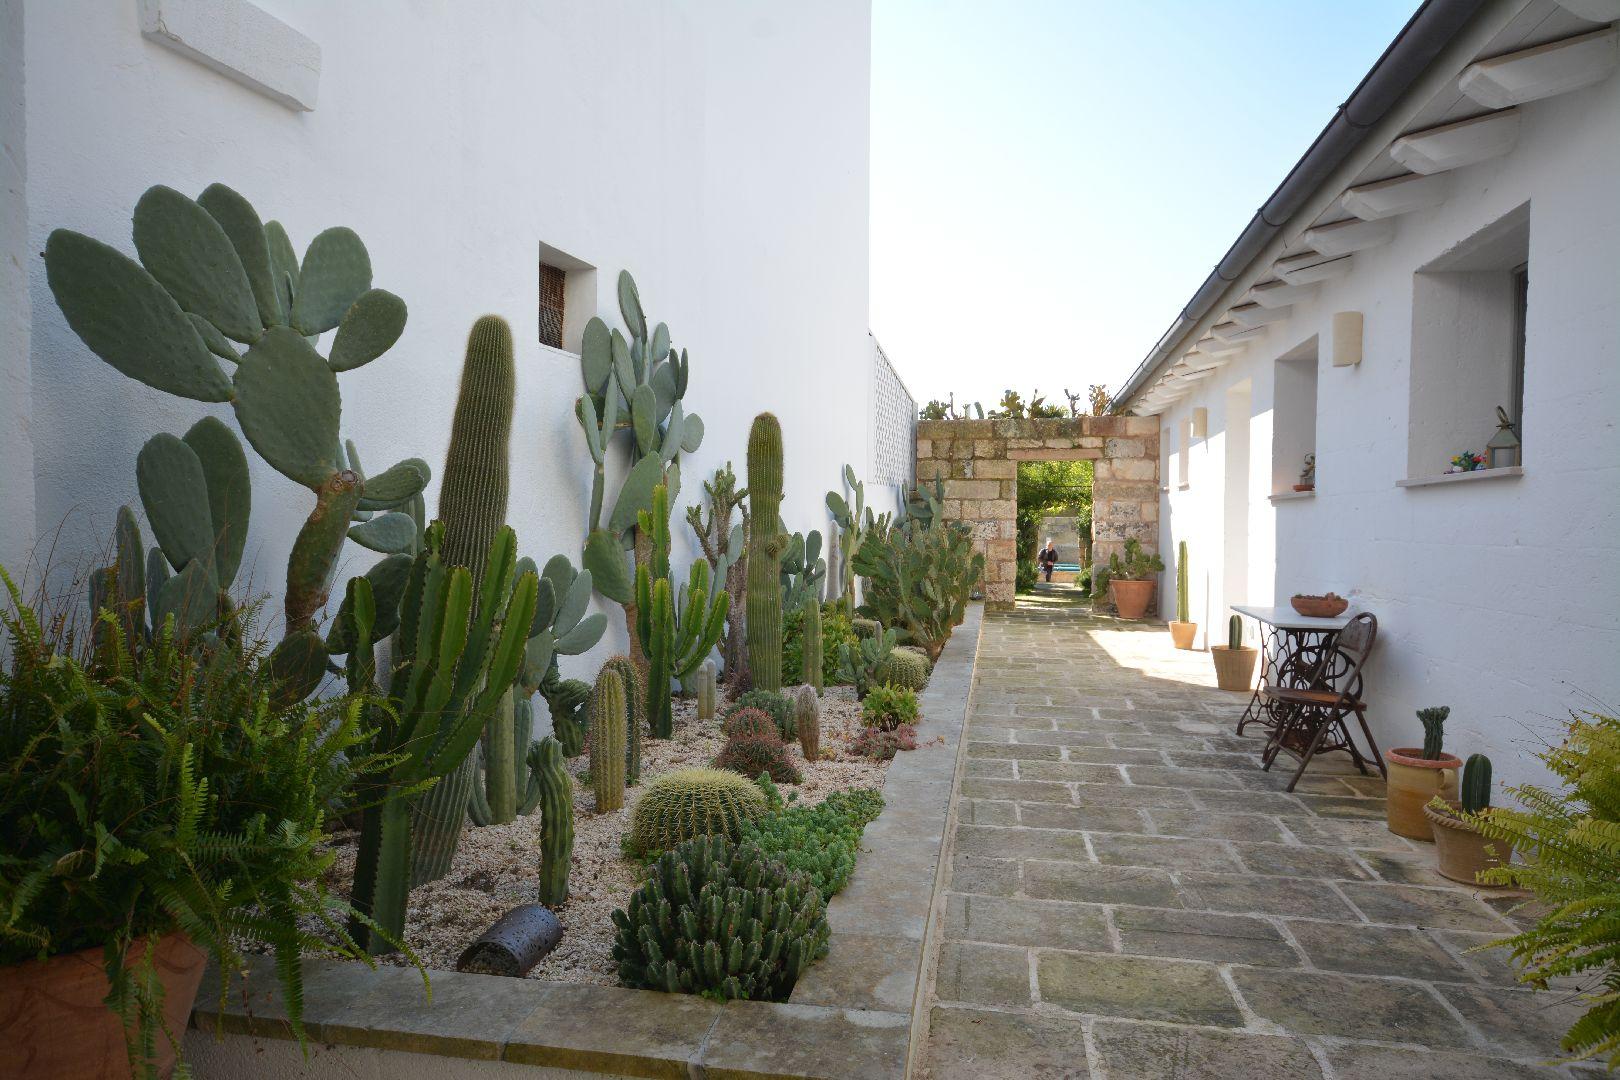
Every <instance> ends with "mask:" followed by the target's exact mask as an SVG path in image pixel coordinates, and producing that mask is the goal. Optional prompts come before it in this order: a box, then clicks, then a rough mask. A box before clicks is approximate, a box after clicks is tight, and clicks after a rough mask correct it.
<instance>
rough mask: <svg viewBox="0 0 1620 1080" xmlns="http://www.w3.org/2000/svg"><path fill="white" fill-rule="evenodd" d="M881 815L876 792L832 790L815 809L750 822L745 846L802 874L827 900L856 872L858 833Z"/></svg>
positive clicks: (798, 809)
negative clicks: (753, 845)
mask: <svg viewBox="0 0 1620 1080" xmlns="http://www.w3.org/2000/svg"><path fill="white" fill-rule="evenodd" d="M882 812H883V796H882V795H880V794H879V793H878V792H876V791H871V790H867V789H857V790H854V791H835V792H833V793H832V794H831V795H829V796H827V799H826V801H825V802H822V803H821V804H820V805H819V806H794V807H789V808H787V809H785V810H782V811H781V812H780V813H775V814H768V815H766V816H765V817H763V818H760V819H759V820H758V821H755V822H751V823H749V824H748V825H747V826H745V827H744V828H743V842H744V843H751V844H756V845H758V846H759V849H760V850H761V851H763V852H764V853H765V854H766V856H767V857H768V858H772V859H777V860H780V861H781V863H782V864H783V865H784V866H786V867H787V868H788V869H789V870H791V871H795V872H797V873H802V874H804V875H806V876H807V877H809V879H810V881H811V883H812V884H814V885H815V887H816V888H817V889H818V890H820V892H821V895H822V898H823V899H826V900H831V899H832V898H833V897H834V896H835V895H836V894H837V893H838V892H839V891H840V890H842V889H843V887H844V886H845V885H847V884H849V877H850V875H851V874H853V873H854V872H855V857H856V855H857V854H858V852H859V850H860V842H861V832H862V831H863V830H864V829H865V828H866V826H867V825H868V824H870V823H871V822H872V821H873V820H874V819H875V818H876V817H877V816H878V815H879V814H881V813H882Z"/></svg>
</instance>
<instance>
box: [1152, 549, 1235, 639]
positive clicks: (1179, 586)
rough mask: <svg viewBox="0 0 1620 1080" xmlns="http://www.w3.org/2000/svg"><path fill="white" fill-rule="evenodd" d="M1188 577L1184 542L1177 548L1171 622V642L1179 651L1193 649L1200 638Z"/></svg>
mask: <svg viewBox="0 0 1620 1080" xmlns="http://www.w3.org/2000/svg"><path fill="white" fill-rule="evenodd" d="M1187 576H1188V568H1187V541H1185V540H1183V541H1182V542H1181V543H1180V544H1179V545H1177V547H1176V617H1175V618H1174V619H1172V620H1171V622H1170V640H1171V641H1172V642H1173V643H1174V644H1175V646H1176V648H1178V649H1191V648H1192V647H1193V639H1194V638H1196V637H1197V636H1198V624H1197V623H1195V622H1193V621H1192V614H1191V610H1190V605H1189V603H1188V600H1187ZM1232 617H1233V618H1234V619H1235V618H1237V616H1236V615H1234V616H1232ZM1241 644H1242V643H1241V642H1239V645H1240V646H1241Z"/></svg>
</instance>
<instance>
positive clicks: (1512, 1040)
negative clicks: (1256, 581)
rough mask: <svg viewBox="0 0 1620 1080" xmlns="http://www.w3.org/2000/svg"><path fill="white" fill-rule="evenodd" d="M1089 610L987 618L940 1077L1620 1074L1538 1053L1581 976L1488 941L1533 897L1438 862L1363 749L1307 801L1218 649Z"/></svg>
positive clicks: (972, 714) (959, 817) (1057, 605)
mask: <svg viewBox="0 0 1620 1080" xmlns="http://www.w3.org/2000/svg"><path fill="white" fill-rule="evenodd" d="M1084 611H1085V609H1083V608H1079V607H1076V606H1074V605H1071V604H1064V603H1062V601H1061V600H1060V599H1058V598H1053V597H1048V598H1044V599H1043V600H1042V601H1038V602H1035V603H1029V602H1021V604H1020V607H1019V609H1018V610H1017V611H1015V612H1009V613H987V614H986V616H985V623H984V635H983V638H982V640H981V643H980V651H979V657H978V668H977V675H976V680H975V689H974V694H973V699H972V702H971V707H970V711H969V714H968V721H967V731H966V735H965V738H966V740H967V747H966V755H965V761H964V768H963V773H962V777H961V781H960V792H959V795H958V798H957V803H956V813H955V815H954V830H955V831H954V843H953V847H952V862H951V869H950V875H949V878H948V881H947V884H946V889H947V892H946V894H945V896H944V898H943V899H944V903H943V905H942V908H941V909H940V910H941V911H942V914H943V920H944V921H943V924H942V925H941V926H940V928H939V932H938V935H937V936H938V941H939V945H938V955H937V966H936V969H935V975H934V994H935V1000H934V1004H933V1007H932V1009H931V1011H930V1015H929V1019H930V1027H929V1037H928V1042H927V1044H926V1048H925V1052H924V1057H923V1062H922V1066H921V1068H920V1070H919V1075H921V1076H926V1077H929V1078H931V1080H966V1078H975V1080H987V1078H1000V1077H1017V1078H1020V1080H1027V1078H1031V1077H1039V1078H1043V1080H1044V1078H1049V1077H1050V1078H1082V1077H1107V1078H1108V1080H1130V1078H1137V1077H1141V1078H1166V1077H1177V1078H1181V1077H1188V1078H1190V1077H1223V1078H1254V1080H1264V1078H1273V1077H1288V1078H1296V1077H1306V1078H1314V1077H1324V1078H1326V1080H1335V1078H1337V1080H1358V1078H1363V1077H1367V1078H1377V1080H1399V1078H1407V1077H1411V1078H1417V1077H1423V1078H1453V1077H1455V1078H1459V1080H1461V1078H1468V1080H1475V1078H1482V1077H1490V1078H1492V1080H1513V1078H1517V1077H1544V1076H1559V1075H1577V1076H1586V1075H1592V1076H1596V1075H1598V1073H1597V1071H1596V1070H1591V1071H1590V1072H1589V1073H1588V1072H1587V1071H1582V1070H1562V1069H1555V1068H1550V1067H1546V1066H1543V1065H1540V1064H1538V1063H1540V1062H1544V1061H1546V1060H1547V1059H1548V1058H1550V1057H1551V1056H1552V1055H1554V1054H1555V1053H1556V1050H1557V1040H1558V1036H1559V1034H1560V1033H1561V1032H1562V1031H1563V1030H1564V1029H1565V1028H1566V1027H1567V1026H1568V1024H1569V1023H1570V1021H1571V1019H1572V1017H1573V1016H1574V1015H1576V1014H1577V1013H1578V1011H1579V1010H1578V1009H1576V1008H1575V1007H1574V1006H1573V1005H1572V1004H1571V1003H1570V1000H1569V998H1570V995H1569V993H1568V992H1567V991H1556V990H1555V991H1549V992H1544V993H1534V992H1531V991H1528V990H1525V989H1522V988H1517V986H1516V983H1515V981H1514V979H1513V977H1512V974H1511V971H1510V969H1509V968H1508V966H1507V964H1506V958H1505V954H1502V953H1500V952H1496V951H1491V952H1470V951H1469V950H1470V949H1471V948H1472V947H1473V946H1476V945H1478V944H1480V943H1482V942H1486V941H1490V940H1492V939H1493V938H1495V937H1499V936H1501V935H1504V934H1506V933H1509V932H1511V931H1512V930H1513V929H1514V922H1513V921H1512V917H1511V916H1510V915H1509V914H1508V912H1509V911H1510V909H1511V908H1512V907H1513V905H1514V903H1515V902H1516V898H1512V897H1506V896H1503V895H1501V894H1500V893H1496V892H1492V891H1490V890H1483V889H1469V888H1464V887H1460V886H1457V885H1455V884H1453V883H1451V882H1448V881H1446V880H1445V879H1444V878H1442V877H1440V876H1439V875H1438V874H1436V873H1435V872H1434V871H1433V870H1432V868H1431V867H1432V861H1433V854H1432V849H1431V848H1430V846H1429V845H1426V844H1419V843H1416V842H1410V841H1407V840H1405V839H1402V838H1401V837H1398V836H1395V835H1394V834H1392V833H1390V832H1389V831H1388V830H1387V829H1386V828H1385V826H1384V820H1383V814H1384V810H1383V807H1384V803H1383V782H1382V780H1381V779H1379V778H1377V777H1376V776H1375V777H1372V778H1366V777H1362V776H1360V775H1358V774H1357V773H1355V771H1354V769H1353V767H1352V766H1350V764H1349V762H1348V759H1347V758H1345V756H1344V755H1332V756H1330V757H1329V758H1328V759H1326V760H1324V761H1321V762H1320V763H1318V764H1316V765H1314V766H1313V768H1312V771H1311V772H1310V773H1309V774H1307V775H1306V777H1305V778H1304V779H1302V780H1301V782H1300V784H1299V786H1298V789H1297V790H1296V792H1295V793H1294V794H1292V795H1290V794H1286V793H1284V792H1283V787H1284V785H1285V784H1286V783H1287V776H1288V775H1289V771H1290V770H1285V769H1283V765H1284V764H1286V762H1279V763H1278V766H1277V770H1274V771H1273V772H1272V773H1270V774H1267V773H1263V772H1261V771H1260V767H1259V750H1260V747H1261V745H1262V740H1261V739H1260V738H1258V737H1245V738H1238V737H1237V736H1236V735H1234V734H1233V731H1234V728H1235V722H1236V719H1237V716H1238V714H1239V713H1240V712H1241V711H1242V708H1243V704H1244V700H1245V699H1240V698H1239V696H1238V695H1235V694H1229V693H1224V692H1222V691H1219V690H1216V689H1214V687H1213V682H1214V680H1213V676H1212V672H1211V670H1210V661H1209V657H1208V655H1207V654H1205V653H1201V652H1179V653H1178V652H1176V651H1175V650H1173V649H1172V648H1171V646H1170V642H1169V637H1168V634H1167V633H1165V632H1164V630H1163V628H1162V627H1153V626H1149V625H1146V624H1128V623H1121V622H1117V621H1114V620H1110V619H1100V618H1095V617H1092V616H1090V615H1088V614H1084ZM1371 693H1372V694H1373V696H1374V698H1375V700H1376V694H1377V687H1376V685H1374V686H1373V687H1372V688H1371Z"/></svg>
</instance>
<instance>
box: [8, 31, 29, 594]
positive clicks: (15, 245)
mask: <svg viewBox="0 0 1620 1080" xmlns="http://www.w3.org/2000/svg"><path fill="white" fill-rule="evenodd" d="M26 16H27V12H26V10H25V8H24V5H23V0H0V462H4V463H5V464H4V465H3V466H0V566H4V567H6V568H7V569H8V570H9V571H11V573H12V575H13V577H20V576H21V575H22V574H23V573H25V572H26V570H27V565H26V564H27V561H28V556H29V553H30V552H31V551H32V550H33V547H34V443H33V425H32V423H31V420H32V417H31V413H32V408H33V392H32V389H31V387H32V384H33V380H32V378H31V375H30V370H29V369H30V364H29V360H28V342H29V336H30V332H29V330H30V328H29V306H30V305H29V297H28V264H29V262H30V261H31V260H30V258H29V255H28V251H29V248H28V160H27V143H26V139H27V130H28V116H27V106H26V102H27V96H28V95H27V87H26V82H27V65H26V64H24V62H23V59H24V58H23V40H24V37H23V33H24V29H23V28H24V26H25V21H26Z"/></svg>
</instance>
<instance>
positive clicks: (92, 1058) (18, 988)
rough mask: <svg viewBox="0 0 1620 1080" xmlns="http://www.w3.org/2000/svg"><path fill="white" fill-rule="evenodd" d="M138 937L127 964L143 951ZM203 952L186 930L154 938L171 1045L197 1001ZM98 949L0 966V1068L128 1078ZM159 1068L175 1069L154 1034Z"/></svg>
mask: <svg viewBox="0 0 1620 1080" xmlns="http://www.w3.org/2000/svg"><path fill="white" fill-rule="evenodd" d="M145 947H146V945H145V942H144V941H141V942H136V944H135V946H134V948H132V949H131V950H130V956H129V962H130V963H136V962H138V959H139V957H140V954H141V953H142V952H143V951H144V950H145ZM207 960H208V956H207V954H206V953H204V952H203V951H202V950H201V949H199V948H197V946H195V945H193V944H192V943H191V939H190V938H188V937H186V936H185V935H184V934H179V933H175V934H168V935H165V936H164V937H162V938H159V939H158V943H157V950H156V954H155V956H154V957H153V962H154V963H155V965H156V967H157V975H158V980H159V982H161V983H162V984H163V1023H164V1026H165V1027H167V1028H168V1030H169V1032H170V1034H172V1035H173V1036H174V1039H175V1041H176V1042H178V1041H179V1040H181V1039H182V1038H184V1037H185V1033H186V1021H187V1020H188V1019H189V1018H190V1016H191V1006H192V1005H193V1004H194V1003H195V1002H196V1000H197V986H198V984H199V983H201V982H202V977H203V966H204V964H205V963H206V962H207ZM103 964H104V957H103V954H102V951H101V949H99V948H95V949H85V950H83V951H81V952H76V953H65V954H63V955H61V956H53V957H51V958H50V959H49V960H27V961H24V962H23V963H20V964H12V965H10V966H8V967H0V1046H3V1047H4V1048H5V1049H4V1051H3V1052H0V1053H3V1055H4V1058H5V1061H4V1064H3V1065H0V1073H4V1075H5V1076H7V1077H15V1078H17V1080H56V1078H59V1077H93V1078H96V1080H125V1078H127V1077H128V1076H129V1075H130V1071H129V1058H128V1056H127V1052H126V1050H125V1048H124V1029H123V1026H122V1025H121V1024H120V1022H119V1020H118V1017H117V1016H116V1015H115V1014H114V1013H113V1011H112V1010H111V1009H109V1008H107V1006H106V1004H104V1002H103V1000H102V999H103V998H105V997H106V996H107V975H106V970H105V968H104V967H103ZM156 1065H157V1067H158V1073H159V1075H161V1076H168V1075H169V1073H170V1072H171V1071H172V1070H173V1069H174V1047H173V1046H172V1045H171V1044H170V1042H169V1039H168V1038H167V1037H165V1036H164V1034H163V1033H162V1032H159V1033H158V1036H157V1060H156Z"/></svg>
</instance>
